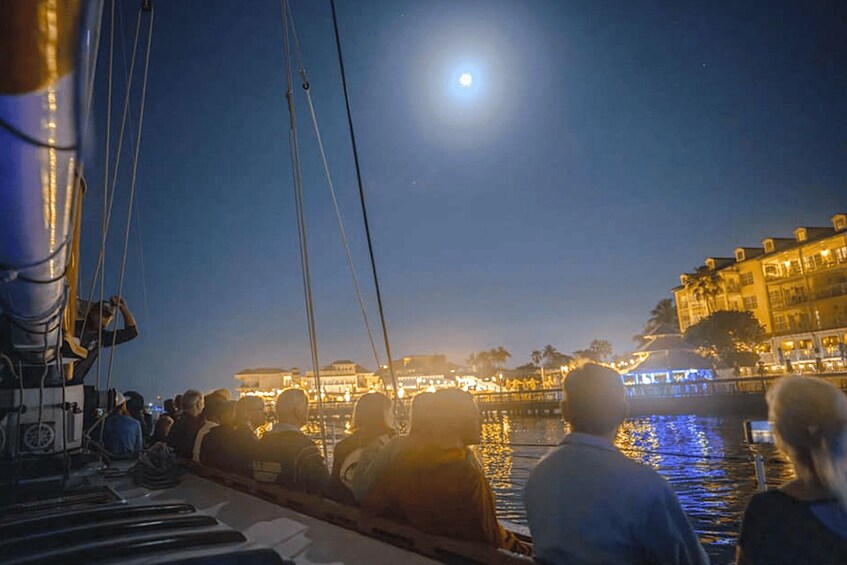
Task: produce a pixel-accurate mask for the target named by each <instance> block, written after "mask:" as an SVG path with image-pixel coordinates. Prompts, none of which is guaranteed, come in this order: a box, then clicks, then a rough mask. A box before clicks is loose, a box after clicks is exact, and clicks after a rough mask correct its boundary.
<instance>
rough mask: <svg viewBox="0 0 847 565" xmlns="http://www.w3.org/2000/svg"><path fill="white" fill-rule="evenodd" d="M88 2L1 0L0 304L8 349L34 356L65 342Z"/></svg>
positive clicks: (41, 359)
mask: <svg viewBox="0 0 847 565" xmlns="http://www.w3.org/2000/svg"><path fill="white" fill-rule="evenodd" d="M95 4H96V3H95ZM83 12H84V11H83V5H82V1H81V0H63V1H58V0H38V1H28V2H20V1H17V0H0V13H3V14H4V17H3V18H0V126H2V127H0V312H1V313H2V315H3V317H4V322H5V324H4V325H5V326H6V327H5V328H4V332H5V344H4V348H3V349H4V353H6V354H7V355H13V356H16V357H18V358H20V359H22V360H24V361H25V362H29V363H47V362H50V361H51V360H53V359H55V357H56V354H57V348H58V347H59V345H60V344H59V342H58V340H59V335H60V331H59V330H60V325H61V316H62V312H63V306H64V304H65V301H66V292H65V280H64V277H65V272H66V267H67V265H68V262H69V259H70V251H71V247H72V241H71V240H72V234H73V229H72V224H73V213H74V211H75V208H76V206H75V198H76V197H75V189H76V186H77V185H78V182H77V178H76V168H77V144H78V139H79V135H78V129H79V128H78V127H77V119H76V117H77V113H78V96H77V93H78V92H80V90H87V88H84V87H82V88H81V83H87V81H82V80H80V78H81V77H80V76H78V73H77V72H76V71H75V69H76V68H77V67H78V65H77V61H78V58H79V56H80V54H81V53H82V54H85V55H89V54H90V52H89V51H88V49H86V48H83V49H80V48H79V45H80V41H79V35H80V34H79V30H80V29H81V22H82V19H83ZM86 39H90V38H88V37H87V36H86ZM83 67H84V65H83Z"/></svg>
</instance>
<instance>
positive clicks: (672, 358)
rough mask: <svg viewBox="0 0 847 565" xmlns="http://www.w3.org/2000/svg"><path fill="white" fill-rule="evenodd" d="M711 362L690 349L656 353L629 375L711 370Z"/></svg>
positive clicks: (631, 370)
mask: <svg viewBox="0 0 847 565" xmlns="http://www.w3.org/2000/svg"><path fill="white" fill-rule="evenodd" d="M711 368H712V364H711V362H710V361H709V360H708V359H706V358H705V357H702V356H701V355H698V354H697V353H695V352H694V351H691V350H690V349H670V350H667V351H656V352H653V353H651V354H650V356H649V357H647V359H645V360H644V361H642V362H641V363H640V364H639V365H637V366H636V367H633V368H632V369H630V370H629V371H628V374H643V373H667V372H668V371H687V370H689V369H694V370H701V369H711Z"/></svg>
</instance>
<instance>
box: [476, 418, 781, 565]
mask: <svg viewBox="0 0 847 565" xmlns="http://www.w3.org/2000/svg"><path fill="white" fill-rule="evenodd" d="M742 423H743V418H741V417H706V416H646V417H639V418H631V419H629V420H627V421H626V422H625V423H624V424H623V426H621V429H620V431H619V433H618V436H617V438H616V440H615V443H616V445H617V446H618V447H619V448H621V450H623V451H624V452H625V453H626V454H627V455H628V456H630V457H632V458H633V459H635V460H636V461H639V462H641V463H644V464H646V465H649V466H651V467H653V468H654V469H656V470H657V471H658V472H659V473H661V474H662V475H663V476H664V477H665V478H667V479H668V480H669V481H670V483H671V485H672V486H673V488H674V490H675V491H676V493H677V496H678V497H679V500H680V503H681V504H682V507H683V509H684V510H685V511H686V513H687V514H688V516H689V518H690V519H691V522H692V523H693V525H694V529H695V530H697V532H698V533H699V534H700V537H701V540H702V541H703V543H704V544H705V546H706V550H707V551H708V553H709V554H710V556H711V557H712V560H713V561H714V562H715V563H729V562H731V561H732V558H733V555H734V551H735V541H736V539H737V535H738V526H739V522H740V519H741V514H742V513H743V511H744V507H745V506H746V504H747V500H748V499H749V498H750V496H751V495H752V494H753V493H755V492H756V478H755V471H754V468H753V463H752V461H751V460H750V455H751V454H750V451H749V449H748V447H747V446H746V444H745V443H744V434H743V429H742ZM566 431H567V426H566V425H565V424H563V423H562V422H561V420H560V419H559V418H557V417H531V416H523V417H514V416H509V415H502V416H500V417H498V418H497V419H495V420H489V421H487V422H485V423H484V424H483V442H484V444H483V445H481V446H480V447H479V453H480V456H481V458H482V461H483V463H484V465H485V468H486V472H487V474H488V476H489V480H490V481H491V485H492V487H493V488H494V491H495V493H496V494H497V506H498V512H499V515H500V517H501V518H502V519H504V520H508V521H510V522H514V523H517V524H526V514H525V512H524V507H523V500H522V490H523V486H524V485H525V484H526V479H527V477H528V476H529V472H530V471H531V470H532V468H533V467H534V466H535V464H536V463H537V461H538V459H539V458H540V457H542V456H543V455H544V454H545V453H546V452H547V451H548V450H549V448H548V447H529V446H509V445H506V444H508V443H511V444H555V443H558V442H559V441H561V439H562V437H564V435H565V433H566ZM757 449H758V450H759V452H760V453H761V454H762V455H764V457H765V459H766V460H770V461H769V462H768V465H767V478H768V484H770V485H772V486H776V485H778V484H780V483H782V482H785V481H787V480H789V479H790V478H791V469H790V466H789V465H788V464H787V463H786V462H785V461H784V460H783V459H782V458H781V457H780V456H779V455H778V453H777V452H776V450H775V449H774V448H773V447H772V446H757ZM645 451H647V452H661V453H645ZM773 459H778V460H777V461H773Z"/></svg>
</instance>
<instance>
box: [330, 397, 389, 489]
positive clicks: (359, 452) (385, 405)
mask: <svg viewBox="0 0 847 565" xmlns="http://www.w3.org/2000/svg"><path fill="white" fill-rule="evenodd" d="M393 406H394V403H393V402H392V401H391V399H390V398H388V397H387V396H386V395H384V394H382V393H381V392H369V393H367V394H364V395H362V397H361V398H359V400H357V401H356V406H355V407H354V408H353V421H352V424H351V426H350V432H351V435H350V436H348V437H346V438H344V439H343V440H341V441H340V442H338V444H337V445H336V446H335V449H334V451H333V461H332V474H331V475H330V482H329V484H330V487H329V488H330V496H332V498H334V499H336V500H338V501H339V502H343V503H345V504H355V498H354V496H353V492H352V490H351V489H352V488H353V477H354V475H355V473H356V472H357V469H358V468H359V466H363V467H364V466H367V465H368V464H369V463H370V461H371V460H372V459H373V458H374V457H375V456H376V454H377V453H378V452H379V451H380V450H381V449H382V447H384V446H385V444H387V443H388V440H389V439H391V437H392V436H393V435H394V434H395V431H394V418H393V416H392V412H391V409H392V408H393Z"/></svg>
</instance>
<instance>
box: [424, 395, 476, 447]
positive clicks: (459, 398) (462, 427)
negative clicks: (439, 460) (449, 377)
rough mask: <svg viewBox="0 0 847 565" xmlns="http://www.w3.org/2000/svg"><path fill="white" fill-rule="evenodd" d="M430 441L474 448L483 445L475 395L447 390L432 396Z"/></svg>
mask: <svg viewBox="0 0 847 565" xmlns="http://www.w3.org/2000/svg"><path fill="white" fill-rule="evenodd" d="M431 403H432V404H431V405H430V406H429V407H428V409H429V410H432V416H431V420H432V421H431V423H430V425H431V426H432V434H431V437H433V438H434V439H436V440H437V441H438V442H439V443H441V444H444V445H449V444H451V443H459V444H461V445H464V446H467V445H474V444H477V443H479V442H480V441H481V435H482V425H481V424H482V423H481V421H480V418H479V408H477V406H476V402H474V399H473V395H471V393H469V392H465V391H463V390H462V389H460V388H444V389H439V390H437V391H435V393H434V394H433V395H432V401H431Z"/></svg>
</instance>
